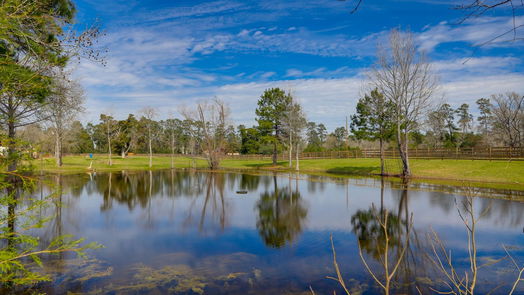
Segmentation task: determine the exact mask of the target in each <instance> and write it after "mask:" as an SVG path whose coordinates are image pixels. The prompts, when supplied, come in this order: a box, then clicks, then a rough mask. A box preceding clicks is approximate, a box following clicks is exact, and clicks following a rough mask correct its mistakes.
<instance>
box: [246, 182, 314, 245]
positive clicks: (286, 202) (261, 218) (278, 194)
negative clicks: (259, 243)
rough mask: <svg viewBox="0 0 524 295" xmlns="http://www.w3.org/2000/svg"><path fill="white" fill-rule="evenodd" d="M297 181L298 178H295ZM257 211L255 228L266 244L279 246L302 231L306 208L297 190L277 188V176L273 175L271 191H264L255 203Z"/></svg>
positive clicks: (291, 240) (289, 241) (293, 238)
mask: <svg viewBox="0 0 524 295" xmlns="http://www.w3.org/2000/svg"><path fill="white" fill-rule="evenodd" d="M295 181H296V182H297V183H298V179H297V180H295ZM255 208H256V210H257V212H258V216H257V229H258V233H259V234H260V237H261V238H262V239H263V240H264V243H265V244H266V245H267V246H270V247H273V248H281V247H283V246H285V245H286V244H287V243H291V242H293V241H294V240H295V239H296V237H297V236H298V235H299V234H300V233H301V232H302V229H303V224H304V221H305V218H306V216H307V208H306V207H305V205H304V203H303V200H302V198H301V196H300V192H299V191H298V184H297V185H296V187H295V191H294V192H293V191H292V190H291V186H289V187H288V189H279V188H278V184H277V176H276V175H273V191H272V192H268V191H266V192H264V193H262V194H261V195H260V199H259V200H258V202H257V203H256V205H255Z"/></svg>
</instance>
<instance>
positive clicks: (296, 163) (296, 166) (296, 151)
mask: <svg viewBox="0 0 524 295" xmlns="http://www.w3.org/2000/svg"><path fill="white" fill-rule="evenodd" d="M299 169H300V167H299V164H298V142H297V144H296V147H295V170H296V171H298V170H299Z"/></svg>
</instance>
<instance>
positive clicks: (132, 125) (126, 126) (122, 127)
mask: <svg viewBox="0 0 524 295" xmlns="http://www.w3.org/2000/svg"><path fill="white" fill-rule="evenodd" d="M116 124H117V129H118V133H117V134H116V136H115V139H114V140H113V146H114V148H115V150H116V151H118V152H120V156H121V157H122V159H123V158H125V157H126V156H127V154H128V153H129V151H130V150H131V149H132V148H133V146H134V145H136V137H137V136H136V132H137V125H138V121H137V119H136V118H135V115H133V114H129V115H128V116H127V119H125V120H119V121H118V122H116Z"/></svg>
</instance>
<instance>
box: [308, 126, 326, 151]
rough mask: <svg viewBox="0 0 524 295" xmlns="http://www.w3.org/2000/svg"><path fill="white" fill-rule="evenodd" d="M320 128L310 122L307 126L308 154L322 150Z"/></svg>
mask: <svg viewBox="0 0 524 295" xmlns="http://www.w3.org/2000/svg"><path fill="white" fill-rule="evenodd" d="M318 131H319V128H318V125H317V123H315V122H308V123H307V124H306V136H307V145H308V146H307V148H306V150H307V151H308V152H319V151H321V150H322V141H321V139H320V135H319V134H318Z"/></svg>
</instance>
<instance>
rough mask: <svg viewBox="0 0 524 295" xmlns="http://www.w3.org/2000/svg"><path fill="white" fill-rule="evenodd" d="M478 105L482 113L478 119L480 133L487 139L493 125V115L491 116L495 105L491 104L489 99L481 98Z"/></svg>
mask: <svg viewBox="0 0 524 295" xmlns="http://www.w3.org/2000/svg"><path fill="white" fill-rule="evenodd" d="M476 103H477V107H478V109H479V112H480V116H478V117H477V121H478V122H479V127H480V128H479V129H480V133H482V135H483V136H484V137H486V136H487V134H488V133H489V131H490V127H491V124H492V123H493V115H492V114H491V109H492V108H493V105H492V104H491V102H490V100H489V98H480V99H478V100H477V102H476Z"/></svg>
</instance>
